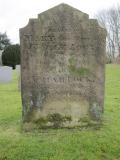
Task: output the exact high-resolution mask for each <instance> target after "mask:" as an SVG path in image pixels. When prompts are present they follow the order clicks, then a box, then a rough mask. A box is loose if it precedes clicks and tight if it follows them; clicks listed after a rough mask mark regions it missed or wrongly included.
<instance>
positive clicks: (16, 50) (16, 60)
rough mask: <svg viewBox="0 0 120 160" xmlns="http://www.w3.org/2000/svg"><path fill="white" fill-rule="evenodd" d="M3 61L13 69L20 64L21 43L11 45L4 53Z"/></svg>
mask: <svg viewBox="0 0 120 160" xmlns="http://www.w3.org/2000/svg"><path fill="white" fill-rule="evenodd" d="M2 63H3V65H5V66H10V67H12V68H13V69H15V68H16V65H18V64H20V45H19V44H15V45H9V46H8V47H6V48H5V49H4V51H3V53H2Z"/></svg>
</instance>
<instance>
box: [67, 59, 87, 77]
mask: <svg viewBox="0 0 120 160" xmlns="http://www.w3.org/2000/svg"><path fill="white" fill-rule="evenodd" d="M75 64H76V62H75V59H74V57H71V58H69V65H68V69H69V72H70V73H71V74H74V75H78V76H84V75H88V74H89V69H88V68H85V67H76V66H75Z"/></svg>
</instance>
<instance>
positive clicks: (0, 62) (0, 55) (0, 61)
mask: <svg viewBox="0 0 120 160" xmlns="http://www.w3.org/2000/svg"><path fill="white" fill-rule="evenodd" d="M0 66H2V51H1V50H0Z"/></svg>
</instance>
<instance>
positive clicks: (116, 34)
mask: <svg viewBox="0 0 120 160" xmlns="http://www.w3.org/2000/svg"><path fill="white" fill-rule="evenodd" d="M95 17H96V18H97V19H98V21H99V23H100V25H101V26H103V27H104V28H106V30H107V40H106V41H107V46H106V47H107V48H106V50H107V58H108V59H109V61H111V60H112V59H114V58H115V57H120V6H119V5H117V6H116V7H115V6H114V7H112V8H110V9H109V10H102V11H101V12H99V13H98V14H97V15H96V16H95Z"/></svg>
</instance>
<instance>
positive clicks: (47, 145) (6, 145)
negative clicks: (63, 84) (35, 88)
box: [0, 65, 120, 160]
mask: <svg viewBox="0 0 120 160" xmlns="http://www.w3.org/2000/svg"><path fill="white" fill-rule="evenodd" d="M13 74H14V79H13V80H12V82H10V83H8V84H0V160H119V159H120V65H107V66H106V85H105V89H106V92H105V93H106V94H105V110H104V116H103V122H102V125H101V126H100V128H98V127H97V128H96V127H95V128H93V127H92V128H91V127H89V126H88V127H87V128H85V127H83V128H76V129H48V130H33V131H31V132H23V131H22V130H21V98H20V92H19V91H18V84H17V76H16V73H15V71H14V73H13Z"/></svg>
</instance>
